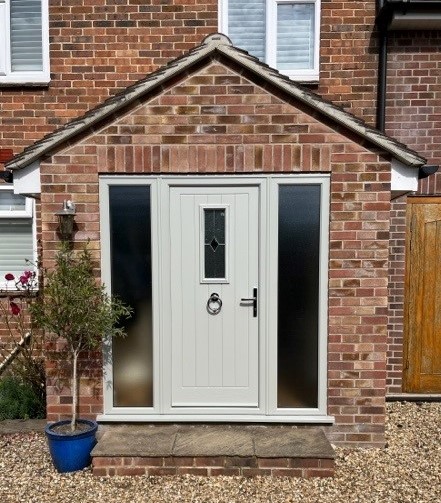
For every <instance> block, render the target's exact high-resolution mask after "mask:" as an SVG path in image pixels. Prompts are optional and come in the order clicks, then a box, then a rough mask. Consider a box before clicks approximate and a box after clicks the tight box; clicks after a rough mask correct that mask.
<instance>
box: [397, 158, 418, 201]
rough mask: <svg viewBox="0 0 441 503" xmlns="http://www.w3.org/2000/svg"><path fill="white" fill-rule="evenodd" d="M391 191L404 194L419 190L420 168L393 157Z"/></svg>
mask: <svg viewBox="0 0 441 503" xmlns="http://www.w3.org/2000/svg"><path fill="white" fill-rule="evenodd" d="M391 167H392V177H391V191H392V195H394V194H398V193H399V194H404V193H406V192H414V191H416V190H418V168H411V167H409V166H406V164H403V163H402V162H400V161H398V160H397V159H392V162H391Z"/></svg>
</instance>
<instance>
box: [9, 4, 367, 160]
mask: <svg viewBox="0 0 441 503" xmlns="http://www.w3.org/2000/svg"><path fill="white" fill-rule="evenodd" d="M217 11H218V0H203V1H197V2H196V1H195V0H173V1H168V0H167V1H166V0H146V1H145V2H140V1H139V0H126V1H124V2H120V1H119V0H107V1H104V0H76V1H74V2H73V1H72V0H69V1H68V0H61V1H58V2H55V1H50V58H51V76H52V78H51V83H50V85H49V86H48V87H39V88H34V87H31V88H29V87H28V88H20V87H19V88H12V87H10V88H3V89H1V88H0V111H1V113H0V146H1V147H2V148H13V149H14V153H18V152H20V151H21V150H22V149H23V148H24V147H25V146H27V145H29V144H31V143H32V142H33V141H35V140H37V139H39V138H41V137H42V136H43V135H45V134H47V133H49V132H50V131H53V130H54V129H55V128H56V127H57V126H59V125H61V124H63V123H65V122H66V121H68V120H69V119H72V118H73V117H77V116H79V115H81V114H83V113H84V112H85V111H86V110H88V109H90V108H92V107H93V106H95V105H96V104H98V103H99V102H101V101H103V100H104V99H105V98H106V97H108V96H109V95H112V94H114V93H115V92H116V91H117V90H120V89H122V88H124V87H126V86H127V85H129V84H131V83H133V82H134V81H136V80H138V79H140V78H142V77H144V76H145V75H146V74H147V73H149V72H151V71H152V70H154V69H156V68H158V66H161V65H163V64H165V63H166V62H168V61H170V60H171V59H173V58H175V57H177V56H179V55H181V54H182V53H183V52H185V51H188V50H189V49H191V48H192V47H194V46H195V45H198V44H200V43H201V42H202V40H203V38H204V37H205V36H206V35H208V34H209V33H213V32H216V31H217V30H218V12H217ZM374 14H375V1H374V0H369V1H359V2H346V3H341V2H335V1H330V0H322V29H321V39H322V42H321V56H320V57H321V67H320V69H321V77H320V84H319V86H318V88H317V87H316V86H313V88H315V89H317V91H318V92H319V94H322V95H324V96H327V97H328V98H329V99H331V100H334V101H335V102H336V103H339V104H340V105H342V106H344V107H345V108H347V109H349V110H351V111H352V112H354V113H355V114H357V115H358V116H360V117H364V118H365V119H366V120H367V121H369V122H370V123H373V117H374V104H375V92H376V91H375V88H376V79H375V70H376V60H377V56H376V50H375V46H376V37H375V33H374V31H373V30H374Z"/></svg>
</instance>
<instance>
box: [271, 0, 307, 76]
mask: <svg viewBox="0 0 441 503" xmlns="http://www.w3.org/2000/svg"><path fill="white" fill-rule="evenodd" d="M314 8H315V7H314V4H311V3H307V4H301V3H299V4H296V3H280V4H278V5H277V69H278V70H281V71H283V70H297V69H311V68H314Z"/></svg>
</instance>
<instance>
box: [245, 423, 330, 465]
mask: <svg viewBox="0 0 441 503" xmlns="http://www.w3.org/2000/svg"><path fill="white" fill-rule="evenodd" d="M254 446H255V454H256V456H257V457H265V458H325V459H326V458H330V459H333V458H334V449H333V448H332V447H331V444H330V443H329V441H328V439H327V438H326V436H325V434H324V433H323V431H322V430H319V429H316V428H298V429H286V430H284V429H280V428H279V429H271V428H269V429H267V430H266V431H265V430H260V431H259V430H257V431H255V433H254Z"/></svg>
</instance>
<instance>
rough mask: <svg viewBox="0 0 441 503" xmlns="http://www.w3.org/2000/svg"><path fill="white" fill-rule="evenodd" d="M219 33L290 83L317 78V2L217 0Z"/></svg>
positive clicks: (318, 24)
mask: <svg viewBox="0 0 441 503" xmlns="http://www.w3.org/2000/svg"><path fill="white" fill-rule="evenodd" d="M220 2H221V4H220V5H221V15H220V16H219V19H220V23H219V31H220V32H222V33H225V34H226V35H228V37H229V38H230V39H231V41H232V42H233V45H235V46H236V47H239V48H241V49H245V50H246V51H248V52H249V53H250V54H252V55H253V56H256V57H257V58H259V59H260V60H261V61H264V62H265V63H267V64H268V65H269V66H271V67H273V68H277V69H278V70H279V71H280V72H281V73H283V74H285V75H288V76H289V77H290V78H292V79H293V80H299V81H316V80H318V77H319V41H320V0H220Z"/></svg>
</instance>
